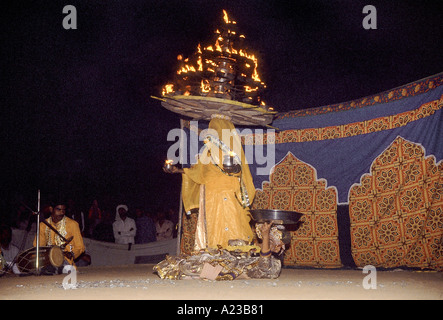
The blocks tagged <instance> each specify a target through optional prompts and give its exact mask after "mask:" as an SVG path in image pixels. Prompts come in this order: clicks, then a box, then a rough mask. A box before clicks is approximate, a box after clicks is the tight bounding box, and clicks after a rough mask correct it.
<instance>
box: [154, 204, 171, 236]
mask: <svg viewBox="0 0 443 320" xmlns="http://www.w3.org/2000/svg"><path fill="white" fill-rule="evenodd" d="M155 228H156V232H157V241H162V240H169V239H172V233H173V231H174V224H173V223H172V221H170V220H167V219H166V213H165V212H164V211H163V210H159V211H158V212H157V222H156V223H155Z"/></svg>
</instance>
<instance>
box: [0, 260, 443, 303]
mask: <svg viewBox="0 0 443 320" xmlns="http://www.w3.org/2000/svg"><path fill="white" fill-rule="evenodd" d="M152 267H153V265H131V266H118V267H92V266H91V267H83V268H79V269H78V272H77V279H76V287H75V288H74V289H72V288H71V289H65V288H64V287H63V281H64V279H65V282H66V283H67V284H68V285H69V284H72V283H71V280H70V281H69V282H68V281H67V279H66V278H65V277H66V276H67V275H66V274H61V275H55V276H35V275H31V276H15V275H5V276H3V277H1V278H0V299H1V300H28V299H31V300H36V299H39V300H40V299H43V300H48V299H50V300H54V299H76V300H78V299H82V300H83V299H85V300H97V299H101V300H114V299H119V300H121V299H123V300H126V299H130V300H136V299H137V300H138V299H143V300H288V299H289V300H295V299H323V300H324V299H327V300H329V299H352V300H354V299H365V300H370V299H402V300H403V299H414V300H416V299H417V300H418V299H432V300H443V273H441V272H414V271H404V270H397V271H378V272H377V273H376V276H377V279H376V284H377V287H376V289H365V288H364V286H363V279H364V278H365V277H366V276H367V274H363V273H362V271H360V270H325V269H318V270H312V269H286V268H285V269H283V270H282V273H281V275H280V277H279V278H278V279H275V280H258V279H253V280H235V281H220V282H219V281H208V280H176V281H172V280H162V279H160V278H159V277H158V276H157V275H156V274H154V273H153V272H152Z"/></svg>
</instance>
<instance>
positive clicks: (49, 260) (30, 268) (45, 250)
mask: <svg viewBox="0 0 443 320" xmlns="http://www.w3.org/2000/svg"><path fill="white" fill-rule="evenodd" d="M39 255H40V257H39V260H40V261H39V267H40V268H44V267H48V266H53V267H56V268H58V267H61V266H62V265H63V261H64V256H63V251H62V249H60V247H57V246H48V247H40V252H39ZM36 260H37V248H35V247H34V248H29V249H28V250H25V251H23V252H22V253H20V254H19V255H18V257H17V267H18V269H19V270H20V272H23V273H30V272H35V271H36V268H35V262H36Z"/></svg>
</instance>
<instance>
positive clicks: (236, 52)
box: [162, 10, 266, 106]
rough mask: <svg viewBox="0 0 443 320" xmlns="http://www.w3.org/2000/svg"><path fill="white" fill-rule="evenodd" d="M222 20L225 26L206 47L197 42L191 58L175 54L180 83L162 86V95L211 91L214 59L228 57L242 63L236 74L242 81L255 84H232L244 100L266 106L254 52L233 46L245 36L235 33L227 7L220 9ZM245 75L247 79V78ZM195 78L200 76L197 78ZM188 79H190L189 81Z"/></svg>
mask: <svg viewBox="0 0 443 320" xmlns="http://www.w3.org/2000/svg"><path fill="white" fill-rule="evenodd" d="M223 20H224V22H225V24H226V25H225V26H224V27H223V28H222V29H217V30H216V31H215V32H214V38H213V39H214V40H213V42H212V43H209V44H207V46H206V47H205V46H204V45H201V44H200V43H199V44H198V46H197V48H196V52H195V53H194V55H193V56H192V57H191V58H186V59H184V57H183V55H181V54H180V55H178V56H177V60H178V63H179V67H178V68H177V72H176V73H177V75H179V77H178V79H179V82H178V84H176V85H175V88H174V84H170V83H169V84H167V85H165V86H164V87H163V89H162V95H167V94H171V93H174V92H175V91H177V92H178V91H180V92H184V93H183V95H191V94H195V93H196V92H198V91H199V92H200V94H202V95H205V96H206V95H207V94H208V93H210V92H211V90H215V88H212V87H211V80H210V79H212V77H213V76H214V75H213V74H215V70H216V69H217V67H218V63H217V62H216V61H218V60H217V59H218V58H219V57H228V58H230V59H232V60H233V61H237V62H241V64H242V66H241V67H239V69H238V71H239V75H241V77H243V78H245V79H242V80H241V81H245V80H253V81H254V83H250V82H249V83H248V85H246V83H247V82H241V83H239V84H237V83H233V85H234V86H236V87H238V88H240V86H241V87H242V90H243V92H244V93H246V96H247V99H249V100H250V101H251V102H252V100H255V99H256V100H255V101H256V102H257V103H259V104H261V105H263V106H264V105H265V104H264V102H263V101H261V100H260V97H259V96H258V95H257V94H258V92H259V91H260V90H261V89H262V88H263V87H264V88H266V85H265V84H264V82H262V81H261V79H260V76H259V73H258V59H257V57H256V56H255V55H254V54H250V53H248V52H246V50H245V49H242V48H238V47H237V48H234V46H235V45H236V44H237V45H238V44H239V42H237V41H235V40H236V39H238V38H245V36H244V35H243V34H239V33H237V31H236V28H235V27H234V26H232V25H233V24H236V22H235V21H233V20H230V18H229V15H228V13H227V11H226V10H223ZM246 70H248V71H246ZM211 73H212V74H211ZM245 73H247V74H245ZM248 77H249V79H246V78H248ZM197 78H199V79H198V80H197ZM189 81H192V83H190V82H189ZM199 81H200V83H199ZM198 87H199V88H198Z"/></svg>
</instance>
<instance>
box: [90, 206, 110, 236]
mask: <svg viewBox="0 0 443 320" xmlns="http://www.w3.org/2000/svg"><path fill="white" fill-rule="evenodd" d="M113 222H114V216H113V215H112V214H111V213H110V212H109V211H107V210H103V212H102V220H101V222H100V223H99V224H98V225H96V226H95V228H94V230H93V231H92V235H91V236H92V239H94V240H98V241H105V242H115V239H114V229H113V226H112V224H113Z"/></svg>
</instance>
